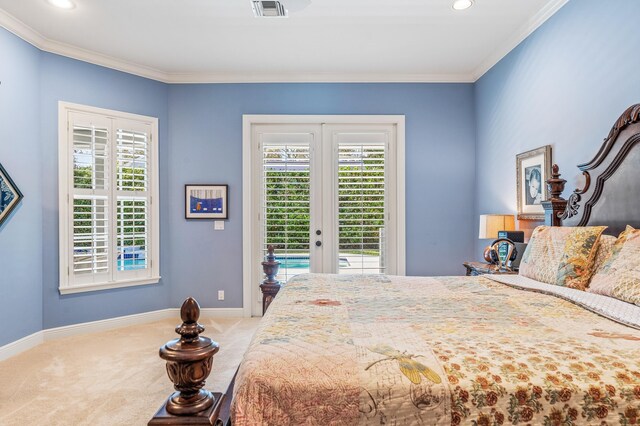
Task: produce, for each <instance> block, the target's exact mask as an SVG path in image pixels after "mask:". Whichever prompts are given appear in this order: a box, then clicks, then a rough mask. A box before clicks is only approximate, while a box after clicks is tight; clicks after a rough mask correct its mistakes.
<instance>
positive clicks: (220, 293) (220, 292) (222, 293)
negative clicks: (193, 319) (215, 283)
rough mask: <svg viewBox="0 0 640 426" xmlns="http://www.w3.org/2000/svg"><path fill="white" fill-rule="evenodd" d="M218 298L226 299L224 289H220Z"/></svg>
mask: <svg viewBox="0 0 640 426" xmlns="http://www.w3.org/2000/svg"><path fill="white" fill-rule="evenodd" d="M218 300H224V290H218Z"/></svg>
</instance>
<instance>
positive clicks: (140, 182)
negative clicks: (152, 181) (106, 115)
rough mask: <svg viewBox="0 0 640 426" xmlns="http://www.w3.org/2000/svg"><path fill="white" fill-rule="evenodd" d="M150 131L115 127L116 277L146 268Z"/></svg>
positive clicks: (125, 124) (127, 125)
mask: <svg viewBox="0 0 640 426" xmlns="http://www.w3.org/2000/svg"><path fill="white" fill-rule="evenodd" d="M150 130H151V129H150V128H148V126H141V125H139V124H138V123H132V122H126V121H125V120H119V121H118V122H117V126H116V132H115V133H116V156H117V158H116V168H117V170H116V174H117V178H116V181H117V192H116V241H117V244H116V265H115V266H116V268H117V271H118V275H119V276H132V275H135V276H138V275H145V273H144V270H146V269H148V268H149V266H150V265H149V230H150V227H149V217H150V211H149V208H150V198H149V165H150V163H149V160H150V155H149V151H150V146H149V144H150Z"/></svg>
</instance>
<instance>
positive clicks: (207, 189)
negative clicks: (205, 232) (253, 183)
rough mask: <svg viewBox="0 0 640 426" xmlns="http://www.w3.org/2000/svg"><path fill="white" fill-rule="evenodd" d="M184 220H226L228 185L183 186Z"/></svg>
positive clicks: (227, 214) (227, 212)
mask: <svg viewBox="0 0 640 426" xmlns="http://www.w3.org/2000/svg"><path fill="white" fill-rule="evenodd" d="M184 198H185V215H184V217H185V218H186V219H227V218H228V217H229V208H228V205H229V204H228V200H229V185H196V184H193V185H185V186H184Z"/></svg>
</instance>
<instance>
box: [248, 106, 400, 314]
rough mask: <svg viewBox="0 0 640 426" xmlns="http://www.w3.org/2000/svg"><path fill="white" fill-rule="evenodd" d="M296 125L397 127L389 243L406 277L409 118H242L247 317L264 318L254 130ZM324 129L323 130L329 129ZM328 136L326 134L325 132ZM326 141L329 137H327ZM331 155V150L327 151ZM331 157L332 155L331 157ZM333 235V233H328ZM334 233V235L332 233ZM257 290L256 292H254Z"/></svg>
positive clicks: (392, 152)
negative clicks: (259, 297) (258, 256)
mask: <svg viewBox="0 0 640 426" xmlns="http://www.w3.org/2000/svg"><path fill="white" fill-rule="evenodd" d="M278 124H285V125H292V124H306V125H309V124H319V125H325V126H333V125H336V127H337V126H338V125H345V126H358V125H364V124H367V125H372V124H373V125H376V124H380V125H393V126H395V139H394V140H393V142H392V144H391V146H390V147H389V154H388V155H390V156H392V157H393V158H392V159H393V160H394V161H393V163H394V165H395V173H394V176H389V179H390V183H389V187H388V188H389V191H390V196H391V197H395V208H393V209H392V210H391V211H389V212H388V213H389V215H390V218H389V220H390V221H393V222H394V224H393V225H394V226H395V229H396V233H395V241H388V243H389V244H390V248H391V247H393V248H394V253H390V255H393V256H395V259H394V260H393V261H392V262H393V263H394V266H395V271H394V273H395V275H405V274H406V235H405V234H406V231H405V229H406V225H405V220H406V218H405V217H406V213H405V173H404V170H405V116H404V115H247V114H245V115H243V116H242V125H243V130H242V204H243V208H242V209H243V212H242V221H243V225H242V241H243V242H242V246H243V249H242V251H243V253H242V260H243V277H242V281H243V286H242V293H243V304H242V307H243V314H244V316H246V317H249V316H252V315H253V316H260V315H261V308H260V303H258V302H257V301H255V300H257V299H255V298H254V294H255V291H256V288H257V284H258V283H259V282H260V280H261V279H262V276H263V275H261V273H258V272H256V270H257V267H256V264H254V263H255V259H254V256H255V255H254V253H256V252H257V251H258V250H259V249H260V244H259V241H256V239H255V238H254V237H255V235H256V232H257V230H256V227H257V226H258V220H257V219H258V216H257V215H258V214H259V211H260V210H259V209H256V205H255V200H256V198H259V197H260V194H255V193H254V186H255V182H254V181H255V179H257V177H256V170H257V169H256V168H255V165H254V164H253V161H252V160H253V157H254V156H253V155H252V150H253V148H254V145H253V144H254V143H256V141H255V140H254V135H253V132H254V128H255V126H258V125H278ZM325 126H323V127H325ZM323 134H325V135H326V132H323ZM323 137H325V136H323ZM325 152H329V150H325ZM329 155H330V154H329ZM324 163H325V165H323V167H330V164H331V162H330V161H328V160H325V161H324ZM323 216H324V217H330V215H326V214H325V215H323ZM325 232H329V229H325ZM331 232H333V231H331ZM258 265H259V264H258ZM254 287H256V288H254Z"/></svg>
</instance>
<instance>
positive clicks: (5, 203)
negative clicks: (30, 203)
mask: <svg viewBox="0 0 640 426" xmlns="http://www.w3.org/2000/svg"><path fill="white" fill-rule="evenodd" d="M20 200H22V192H20V190H19V189H18V187H17V186H16V184H15V183H13V180H11V176H9V173H7V171H6V170H5V169H4V167H2V164H0V225H2V222H4V221H5V220H7V218H8V217H9V214H10V213H11V210H13V209H14V208H15V207H16V206H17V205H18V203H20Z"/></svg>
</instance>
